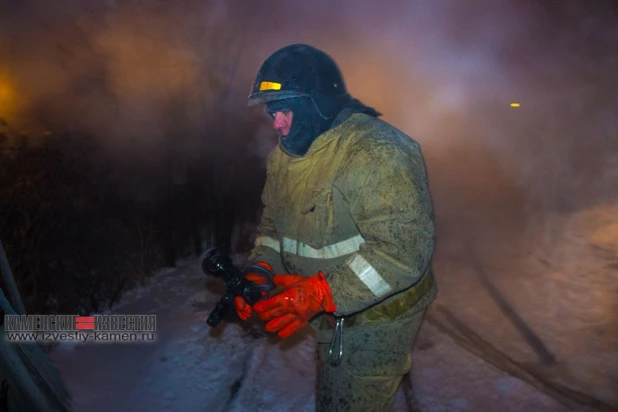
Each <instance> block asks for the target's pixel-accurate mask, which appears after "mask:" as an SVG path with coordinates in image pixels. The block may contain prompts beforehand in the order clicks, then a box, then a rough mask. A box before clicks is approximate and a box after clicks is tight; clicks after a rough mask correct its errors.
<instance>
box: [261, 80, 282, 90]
mask: <svg viewBox="0 0 618 412" xmlns="http://www.w3.org/2000/svg"><path fill="white" fill-rule="evenodd" d="M264 90H281V83H275V82H262V83H260V91H261V92H263V91H264Z"/></svg>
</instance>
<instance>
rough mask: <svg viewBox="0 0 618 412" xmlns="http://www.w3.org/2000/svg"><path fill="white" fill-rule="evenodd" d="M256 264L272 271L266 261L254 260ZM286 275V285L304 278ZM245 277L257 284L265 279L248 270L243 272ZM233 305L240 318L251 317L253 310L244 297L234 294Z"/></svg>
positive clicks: (263, 293) (265, 294)
mask: <svg viewBox="0 0 618 412" xmlns="http://www.w3.org/2000/svg"><path fill="white" fill-rule="evenodd" d="M255 265H256V266H260V267H263V268H264V269H266V270H268V271H269V272H272V271H273V268H272V266H270V265H269V264H268V263H266V262H256V263H255ZM285 277H286V282H287V284H288V285H292V284H294V283H296V282H298V281H299V280H301V279H305V277H304V276H300V275H285ZM245 278H246V279H247V280H250V281H252V282H254V283H256V284H258V285H264V284H266V279H264V276H262V275H260V274H258V273H252V272H248V273H245ZM267 295H268V293H267V292H262V296H267ZM234 306H236V313H237V314H238V317H239V318H240V319H242V320H247V319H249V318H250V317H251V314H252V313H253V311H252V310H251V305H249V304H248V303H247V301H245V299H243V297H242V296H235V297H234Z"/></svg>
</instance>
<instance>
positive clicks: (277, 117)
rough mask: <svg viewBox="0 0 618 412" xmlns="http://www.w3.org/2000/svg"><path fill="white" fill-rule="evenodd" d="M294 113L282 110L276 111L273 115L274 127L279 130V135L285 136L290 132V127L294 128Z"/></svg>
mask: <svg viewBox="0 0 618 412" xmlns="http://www.w3.org/2000/svg"><path fill="white" fill-rule="evenodd" d="M293 116H294V113H292V112H291V111H281V112H275V113H274V116H273V117H272V120H273V123H272V125H273V129H275V130H276V131H277V133H278V134H279V136H282V137H285V136H287V135H288V134H289V133H290V129H291V128H292V117H293Z"/></svg>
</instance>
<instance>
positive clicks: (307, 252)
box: [298, 235, 365, 259]
mask: <svg viewBox="0 0 618 412" xmlns="http://www.w3.org/2000/svg"><path fill="white" fill-rule="evenodd" d="M363 243H365V239H363V237H362V236H361V235H356V236H354V237H352V238H350V239H346V240H342V241H341V242H337V243H334V244H332V245H328V246H324V247H323V248H321V249H314V248H312V247H311V246H309V245H306V244H304V243H302V242H301V243H299V244H298V256H303V257H308V258H314V259H334V258H337V257H340V256H345V255H349V254H350V253H354V252H358V249H359V247H360V245H362V244H363Z"/></svg>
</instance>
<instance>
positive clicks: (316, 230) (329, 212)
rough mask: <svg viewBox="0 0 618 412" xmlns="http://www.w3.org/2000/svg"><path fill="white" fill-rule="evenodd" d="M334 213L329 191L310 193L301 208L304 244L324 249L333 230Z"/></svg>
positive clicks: (314, 190)
mask: <svg viewBox="0 0 618 412" xmlns="http://www.w3.org/2000/svg"><path fill="white" fill-rule="evenodd" d="M333 221H334V211H333V202H332V194H331V190H330V188H329V189H313V190H310V191H308V193H307V194H306V195H305V198H304V199H303V203H302V207H301V222H302V223H301V231H300V233H301V235H302V238H303V240H302V242H303V243H305V244H307V245H309V246H311V247H313V248H316V249H319V248H322V247H323V246H324V245H325V243H326V240H327V239H328V238H329V237H330V234H331V232H332V229H333Z"/></svg>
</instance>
